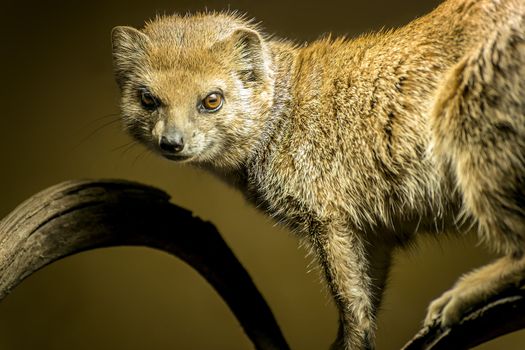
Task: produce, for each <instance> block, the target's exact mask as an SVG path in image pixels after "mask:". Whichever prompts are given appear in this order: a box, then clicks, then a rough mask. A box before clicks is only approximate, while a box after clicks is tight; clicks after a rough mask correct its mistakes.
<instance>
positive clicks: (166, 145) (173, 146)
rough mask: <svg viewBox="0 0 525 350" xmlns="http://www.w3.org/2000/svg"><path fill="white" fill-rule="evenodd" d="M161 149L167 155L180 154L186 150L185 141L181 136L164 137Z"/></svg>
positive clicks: (161, 141)
mask: <svg viewBox="0 0 525 350" xmlns="http://www.w3.org/2000/svg"><path fill="white" fill-rule="evenodd" d="M159 146H160V149H161V150H163V151H164V152H167V153H179V152H181V151H182V150H183V149H184V139H183V138H182V136H181V135H179V134H176V135H173V136H168V137H166V136H162V137H161V139H160V144H159Z"/></svg>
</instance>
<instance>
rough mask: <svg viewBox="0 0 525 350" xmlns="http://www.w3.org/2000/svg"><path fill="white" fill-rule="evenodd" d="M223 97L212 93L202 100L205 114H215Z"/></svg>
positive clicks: (220, 105)
mask: <svg viewBox="0 0 525 350" xmlns="http://www.w3.org/2000/svg"><path fill="white" fill-rule="evenodd" d="M222 102H223V97H222V95H221V94H220V93H218V92H213V93H211V94H209V95H208V96H206V97H205V98H204V100H202V106H203V107H204V108H205V109H206V111H207V112H217V111H218V110H219V109H221V107H222Z"/></svg>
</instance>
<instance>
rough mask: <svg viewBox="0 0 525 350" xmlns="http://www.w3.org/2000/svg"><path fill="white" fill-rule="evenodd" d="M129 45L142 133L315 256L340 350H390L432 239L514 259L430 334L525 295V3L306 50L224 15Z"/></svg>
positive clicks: (127, 100) (475, 280) (135, 122)
mask: <svg viewBox="0 0 525 350" xmlns="http://www.w3.org/2000/svg"><path fill="white" fill-rule="evenodd" d="M112 38H113V57H114V69H115V76H116V80H117V82H118V85H119V87H120V89H121V93H122V104H121V108H122V115H123V120H124V123H125V126H126V127H127V129H128V130H129V132H130V133H131V134H132V135H133V136H134V137H135V138H136V139H137V140H139V141H140V142H142V143H144V144H145V145H147V146H148V147H150V148H151V149H153V150H155V151H157V152H159V153H161V154H163V155H164V156H166V157H167V158H169V159H172V160H176V161H181V162H187V163H190V164H193V165H195V166H198V167H200V168H204V169H206V170H208V171H211V172H213V173H214V174H216V175H218V176H219V177H220V178H222V179H223V180H225V181H227V182H228V183H229V184H231V185H233V186H235V187H236V188H238V189H240V190H241V191H242V192H243V193H244V194H245V195H246V197H247V198H248V200H249V201H250V202H251V203H253V204H254V205H256V206H257V207H258V208H260V209H261V210H263V211H264V212H265V213H267V214H268V215H270V216H271V217H273V218H275V220H277V221H279V222H282V223H283V224H285V225H287V226H288V227H290V228H291V229H292V230H293V231H294V232H295V233H296V234H297V235H298V236H299V237H300V238H301V239H302V240H304V241H305V242H306V243H307V244H308V245H309V247H311V249H312V250H313V251H314V253H315V256H316V257H317V258H318V259H319V262H320V264H321V266H322V267H323V271H324V274H325V276H326V280H327V282H328V285H329V287H330V290H331V292H332V295H333V297H334V300H335V302H336V304H337V306H338V309H339V314H340V327H339V334H338V337H337V340H336V341H335V343H334V345H333V348H337V349H372V348H373V347H374V331H375V322H374V318H375V314H376V310H377V308H378V306H379V303H380V301H381V296H382V292H383V289H384V287H385V280H386V277H387V274H388V270H389V266H390V263H391V254H392V250H393V249H395V248H396V247H400V246H404V245H406V244H407V243H408V242H410V241H411V239H413V238H414V237H415V236H416V234H418V233H422V232H427V233H431V234H438V233H441V232H461V231H464V230H465V229H466V226H468V225H467V224H468V222H469V221H470V222H473V223H475V224H476V226H477V227H478V228H479V233H480V237H481V238H482V239H483V240H484V241H486V242H487V244H488V245H489V246H490V247H492V248H494V249H495V250H496V251H498V252H500V253H501V254H502V255H503V257H502V258H500V259H499V260H497V261H496V262H494V263H493V264H490V265H488V266H485V267H482V268H480V269H478V270H476V271H473V272H471V273H469V274H467V275H465V276H464V277H463V278H461V279H460V280H459V281H458V282H457V284H456V285H455V286H454V287H453V288H452V289H451V290H449V291H448V292H446V293H445V294H444V295H443V296H442V297H440V298H438V299H437V300H436V301H434V302H433V303H432V304H431V305H430V307H429V311H428V316H427V318H426V321H425V322H426V323H432V322H440V324H441V325H443V326H448V325H451V324H453V323H454V322H457V321H458V320H459V318H460V316H461V313H462V312H463V311H464V310H466V309H467V308H469V307H471V306H472V305H475V304H477V303H479V302H482V301H483V300H485V299H486V298H488V297H490V296H491V295H494V294H496V293H498V292H500V291H501V290H503V289H505V288H507V287H509V286H512V285H514V284H517V283H520V282H521V281H522V280H523V277H524V276H525V255H524V252H525V1H523V0H448V1H445V2H444V3H443V4H441V5H440V6H439V7H438V8H436V9H435V10H434V11H433V12H431V13H430V14H428V15H426V16H424V17H422V18H419V19H416V20H415V21H413V22H411V23H409V24H408V25H406V26H404V27H402V28H399V29H395V30H388V31H382V32H379V33H375V34H367V35H363V36H361V37H358V38H356V39H352V40H349V39H346V38H336V39H333V38H329V37H328V38H323V39H319V40H317V41H314V42H312V43H309V44H305V45H296V44H293V43H291V42H288V41H285V40H277V39H271V38H269V37H267V36H266V35H265V34H263V33H262V32H261V30H259V28H258V27H257V26H255V25H253V24H252V22H250V21H247V20H245V19H244V18H243V17H240V16H238V15H235V14H232V13H214V12H212V13H210V12H206V13H201V14H195V15H186V16H178V15H173V16H163V17H158V18H156V19H154V20H152V21H150V22H149V23H147V24H146V26H145V27H144V28H143V29H141V30H140V31H139V30H137V29H133V28H130V27H116V28H115V29H114V30H113V32H112ZM210 96H211V97H210ZM203 101H205V102H203ZM219 104H220V105H219ZM210 106H212V107H213V106H215V107H214V108H210ZM216 106H219V107H216ZM460 219H463V220H460ZM462 222H466V223H465V224H462Z"/></svg>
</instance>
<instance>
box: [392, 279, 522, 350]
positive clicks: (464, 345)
mask: <svg viewBox="0 0 525 350" xmlns="http://www.w3.org/2000/svg"><path fill="white" fill-rule="evenodd" d="M523 328H525V291H524V290H523V289H513V290H508V291H506V292H504V293H502V294H500V295H498V296H497V298H493V299H491V300H489V301H488V302H487V303H486V304H485V305H482V306H479V307H478V308H476V309H475V310H473V311H471V312H467V313H466V314H465V315H464V316H463V318H462V319H461V322H459V323H458V324H456V325H454V326H452V327H450V328H441V327H440V326H439V324H435V325H432V326H431V327H425V328H423V329H421V330H420V331H419V332H418V333H417V334H416V335H415V336H414V338H412V340H410V341H409V342H408V343H407V344H406V345H405V346H404V347H403V348H402V350H459V349H470V348H473V347H475V346H477V345H479V344H482V343H485V342H488V341H490V340H492V339H494V338H497V337H499V336H502V335H505V334H508V333H511V332H514V331H517V330H520V329H523Z"/></svg>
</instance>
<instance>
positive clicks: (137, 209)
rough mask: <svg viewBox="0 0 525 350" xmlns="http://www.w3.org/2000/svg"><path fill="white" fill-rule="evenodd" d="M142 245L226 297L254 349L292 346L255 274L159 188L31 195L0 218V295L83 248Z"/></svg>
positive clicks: (96, 184) (78, 184) (77, 185)
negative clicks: (163, 253) (185, 268)
mask: <svg viewBox="0 0 525 350" xmlns="http://www.w3.org/2000/svg"><path fill="white" fill-rule="evenodd" d="M122 245H136V246H138V245H140V246H148V247H152V248H156V249H160V250H163V251H166V252H168V253H171V254H173V255H176V256H177V257H179V258H180V259H182V260H184V261H185V262H186V263H188V264H189V265H191V266H192V267H193V268H194V269H196V270H197V271H198V272H199V273H200V274H201V275H202V276H203V277H204V278H205V279H206V280H207V281H208V282H209V283H210V284H211V285H212V286H213V287H214V288H215V290H216V291H217V292H218V293H219V294H220V295H221V297H222V298H223V299H224V300H225V301H226V303H227V304H228V306H229V307H230V309H231V310H232V311H233V313H234V314H235V316H236V317H237V319H238V320H239V322H240V323H241V325H242V327H243V328H244V331H245V332H246V334H247V335H248V337H249V338H250V339H251V340H252V342H253V344H254V345H255V347H256V348H257V349H288V348H289V347H288V345H287V343H286V341H285V339H284V337H283V335H282V333H281V331H280V329H279V327H278V325H277V322H276V321H275V318H274V316H273V314H272V312H271V310H270V308H269V307H268V305H267V304H266V302H265V301H264V299H263V297H262V295H261V294H260V293H259V291H258V290H257V288H256V286H255V285H254V284H253V282H252V280H251V278H250V276H249V275H248V273H247V272H246V270H245V269H244V268H243V267H242V265H241V264H240V262H239V261H238V260H237V258H236V257H235V256H234V254H233V253H232V251H231V250H230V249H229V247H228V246H227V245H226V243H225V242H224V240H223V239H222V237H221V236H220V234H219V233H218V232H217V230H216V229H215V227H214V226H213V225H212V224H210V223H208V222H205V221H202V220H201V219H199V218H196V217H194V216H193V215H192V213H191V212H189V211H187V210H185V209H182V208H180V207H177V206H176V205H174V204H171V203H170V202H169V196H168V195H167V194H166V193H164V192H162V191H160V190H157V189H155V188H152V187H148V186H144V185H140V184H137V183H133V182H125V181H69V182H64V183H61V184H59V185H56V186H54V187H51V188H49V189H47V190H45V191H43V192H41V193H38V194H36V195H34V196H33V197H31V198H30V199H28V200H27V201H26V202H24V203H23V204H21V205H20V206H19V207H18V208H16V209H15V210H14V211H13V212H12V213H11V214H9V215H8V216H7V217H6V218H4V219H3V220H2V221H1V222H0V300H1V299H3V298H4V297H5V296H6V295H7V294H8V293H9V292H10V291H11V290H12V289H13V288H14V287H15V286H16V285H18V284H19V283H20V282H21V281H22V280H23V279H24V278H26V277H28V276H29V275H31V274H32V273H34V272H35V271H37V270H38V269H40V268H42V267H44V266H45V265H47V264H50V263H51V262H53V261H56V260H58V259H61V258H63V257H65V256H68V255H71V254H75V253H78V252H81V251H86V250H91V249H96V248H101V247H110V246H122Z"/></svg>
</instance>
